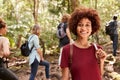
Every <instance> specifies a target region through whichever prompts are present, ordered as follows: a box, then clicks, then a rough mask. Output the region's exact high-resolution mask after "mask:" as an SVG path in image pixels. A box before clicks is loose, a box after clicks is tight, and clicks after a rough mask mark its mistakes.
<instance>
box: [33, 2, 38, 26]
mask: <svg viewBox="0 0 120 80" xmlns="http://www.w3.org/2000/svg"><path fill="white" fill-rule="evenodd" d="M38 9H39V0H34V10H33V17H34V22H35V24H37V23H38Z"/></svg>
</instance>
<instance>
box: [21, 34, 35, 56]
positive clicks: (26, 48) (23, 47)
mask: <svg viewBox="0 0 120 80" xmlns="http://www.w3.org/2000/svg"><path fill="white" fill-rule="evenodd" d="M32 37H33V36H32ZM32 37H31V38H32ZM31 38H30V39H29V41H30V40H31ZM29 41H28V40H27V41H25V43H23V44H22V45H21V47H20V50H21V54H22V56H25V57H27V56H29V55H30V53H31V51H32V49H33V47H34V46H32V48H31V49H29Z"/></svg>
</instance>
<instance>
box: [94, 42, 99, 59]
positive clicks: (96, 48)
mask: <svg viewBox="0 0 120 80" xmlns="http://www.w3.org/2000/svg"><path fill="white" fill-rule="evenodd" d="M93 45H94V47H95V50H98V47H97V45H96V43H93ZM95 56H96V58H97V59H98V56H97V54H95Z"/></svg>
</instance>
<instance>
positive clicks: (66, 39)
mask: <svg viewBox="0 0 120 80" xmlns="http://www.w3.org/2000/svg"><path fill="white" fill-rule="evenodd" d="M69 18H70V15H69V14H64V15H63V16H62V19H61V23H60V24H59V25H58V27H57V28H58V29H59V28H60V26H61V24H62V23H63V24H64V26H63V28H64V31H65V33H66V35H65V36H64V37H63V38H59V48H60V56H59V61H58V65H60V61H61V52H62V48H63V46H65V45H67V44H69V43H72V42H73V40H72V38H71V34H70V31H69V27H68V21H69Z"/></svg>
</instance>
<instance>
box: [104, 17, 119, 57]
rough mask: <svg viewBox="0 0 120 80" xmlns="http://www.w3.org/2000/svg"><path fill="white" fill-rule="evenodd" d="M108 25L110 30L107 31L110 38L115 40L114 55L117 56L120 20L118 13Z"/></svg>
mask: <svg viewBox="0 0 120 80" xmlns="http://www.w3.org/2000/svg"><path fill="white" fill-rule="evenodd" d="M107 26H108V27H109V30H107V29H106V32H108V33H109V36H110V39H111V40H112V41H113V56H116V52H117V47H118V30H117V28H118V21H117V15H114V16H113V20H111V21H110V22H109V23H108V24H107Z"/></svg>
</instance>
